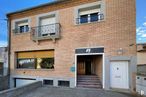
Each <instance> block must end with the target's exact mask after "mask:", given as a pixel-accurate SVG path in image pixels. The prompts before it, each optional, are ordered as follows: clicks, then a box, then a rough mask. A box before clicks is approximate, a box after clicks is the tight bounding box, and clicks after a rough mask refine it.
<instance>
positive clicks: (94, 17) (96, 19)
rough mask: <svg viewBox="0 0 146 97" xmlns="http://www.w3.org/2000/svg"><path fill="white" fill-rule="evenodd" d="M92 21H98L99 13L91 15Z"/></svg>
mask: <svg viewBox="0 0 146 97" xmlns="http://www.w3.org/2000/svg"><path fill="white" fill-rule="evenodd" d="M90 21H91V22H94V21H98V13H92V14H90Z"/></svg>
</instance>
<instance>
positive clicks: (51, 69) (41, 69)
mask: <svg viewBox="0 0 146 97" xmlns="http://www.w3.org/2000/svg"><path fill="white" fill-rule="evenodd" d="M15 70H20V71H24V70H26V71H27V70H28V71H54V70H55V69H17V68H16V69H15Z"/></svg>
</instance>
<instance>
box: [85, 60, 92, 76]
mask: <svg viewBox="0 0 146 97" xmlns="http://www.w3.org/2000/svg"><path fill="white" fill-rule="evenodd" d="M85 72H86V75H91V60H86V61H85Z"/></svg>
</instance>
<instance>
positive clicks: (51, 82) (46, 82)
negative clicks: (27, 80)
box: [43, 79, 53, 85]
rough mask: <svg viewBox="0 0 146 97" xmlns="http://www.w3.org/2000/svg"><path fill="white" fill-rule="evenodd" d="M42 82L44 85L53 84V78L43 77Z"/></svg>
mask: <svg viewBox="0 0 146 97" xmlns="http://www.w3.org/2000/svg"><path fill="white" fill-rule="evenodd" d="M43 84H44V85H53V80H47V79H45V80H43Z"/></svg>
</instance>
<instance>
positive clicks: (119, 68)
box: [110, 61, 129, 89]
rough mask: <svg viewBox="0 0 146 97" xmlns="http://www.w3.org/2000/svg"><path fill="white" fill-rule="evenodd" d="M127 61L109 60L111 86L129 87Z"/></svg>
mask: <svg viewBox="0 0 146 97" xmlns="http://www.w3.org/2000/svg"><path fill="white" fill-rule="evenodd" d="M128 74H129V73H128V61H117V62H111V68H110V77H111V78H110V79H111V88H120V89H129V78H128Z"/></svg>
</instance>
